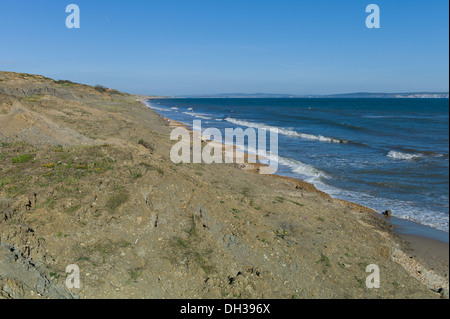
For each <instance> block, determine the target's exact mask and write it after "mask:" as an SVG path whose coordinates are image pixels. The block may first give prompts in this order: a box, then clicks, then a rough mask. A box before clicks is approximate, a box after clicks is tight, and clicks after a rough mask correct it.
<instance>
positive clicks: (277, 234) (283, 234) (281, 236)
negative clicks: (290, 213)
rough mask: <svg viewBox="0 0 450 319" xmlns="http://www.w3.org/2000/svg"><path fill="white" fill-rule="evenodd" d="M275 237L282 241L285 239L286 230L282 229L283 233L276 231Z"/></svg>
mask: <svg viewBox="0 0 450 319" xmlns="http://www.w3.org/2000/svg"><path fill="white" fill-rule="evenodd" d="M274 233H275V236H277V237H280V238H281V239H284V237H286V235H287V232H286V229H283V231H282V232H281V233H280V232H279V231H278V230H277V231H275V232H274Z"/></svg>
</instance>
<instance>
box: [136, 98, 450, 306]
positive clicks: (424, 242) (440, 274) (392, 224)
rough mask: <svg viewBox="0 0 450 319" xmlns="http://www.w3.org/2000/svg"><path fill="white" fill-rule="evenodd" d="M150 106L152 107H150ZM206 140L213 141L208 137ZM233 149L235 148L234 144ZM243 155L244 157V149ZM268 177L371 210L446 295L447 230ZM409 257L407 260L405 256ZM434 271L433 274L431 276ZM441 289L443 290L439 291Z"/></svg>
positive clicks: (408, 266) (413, 265)
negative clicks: (442, 287)
mask: <svg viewBox="0 0 450 319" xmlns="http://www.w3.org/2000/svg"><path fill="white" fill-rule="evenodd" d="M139 101H140V102H141V103H143V104H144V105H145V106H146V107H148V108H150V109H151V107H150V106H148V105H147V104H146V103H145V102H146V101H148V100H144V99H139ZM152 110H153V109H152ZM153 111H154V112H156V113H157V114H158V115H159V116H161V117H162V118H163V119H164V120H165V121H166V123H167V125H168V126H170V127H184V128H186V129H188V130H189V131H191V132H192V129H191V128H190V127H189V126H188V125H187V124H184V123H181V122H178V121H176V120H173V119H171V118H167V117H164V116H162V115H161V114H159V113H158V112H157V111H155V110H153ZM206 142H215V143H218V142H216V141H209V140H207V141H206ZM222 145H224V144H223V143H222ZM235 150H236V148H235ZM244 154H245V159H246V160H247V155H248V154H247V153H244ZM260 165H262V164H250V163H246V164H245V165H244V166H245V167H243V169H245V170H248V171H251V172H253V173H255V174H259V168H258V166H260ZM270 176H271V177H272V178H277V179H284V180H286V181H289V182H291V183H294V184H295V185H296V186H295V187H296V188H298V189H303V190H305V191H307V192H313V193H316V194H319V196H320V197H323V198H329V199H331V200H334V201H337V202H340V203H341V204H342V205H344V206H347V207H351V208H354V209H355V208H356V209H358V210H359V211H360V212H365V213H375V214H377V215H379V217H381V220H382V221H384V222H386V223H387V224H388V225H389V228H390V231H391V233H392V234H393V235H394V236H396V237H397V238H398V241H399V243H400V250H399V251H398V253H399V255H400V257H398V259H397V260H396V261H397V262H398V263H399V264H401V265H402V266H403V267H404V268H405V270H406V271H408V272H409V273H410V274H411V276H413V277H415V278H416V279H418V280H419V281H421V282H423V283H424V284H426V285H427V286H432V287H434V289H435V290H436V291H437V289H438V286H442V280H444V281H445V284H444V285H443V286H445V287H444V288H445V289H446V290H445V291H446V296H447V298H448V277H449V242H448V234H447V236H446V235H445V234H446V233H445V232H443V231H439V230H437V229H434V228H431V227H429V226H425V225H422V224H419V223H417V222H413V221H409V220H404V219H400V218H396V217H389V218H387V217H384V218H383V215H382V214H381V213H380V212H377V211H375V210H374V209H372V208H369V207H366V206H364V205H361V204H357V203H354V202H350V201H347V200H343V199H337V198H333V197H331V196H330V195H329V194H327V193H325V192H323V191H320V190H318V189H317V188H316V187H315V186H314V185H313V184H311V183H308V182H305V181H302V180H300V179H296V178H293V177H289V176H284V175H277V174H270ZM408 259H409V260H408ZM435 275H437V276H435ZM443 293H444V292H443Z"/></svg>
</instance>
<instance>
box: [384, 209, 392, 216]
mask: <svg viewBox="0 0 450 319" xmlns="http://www.w3.org/2000/svg"><path fill="white" fill-rule="evenodd" d="M383 215H384V216H385V217H388V218H389V217H391V216H392V212H391V211H390V210H389V209H388V210H387V211H385V212H383Z"/></svg>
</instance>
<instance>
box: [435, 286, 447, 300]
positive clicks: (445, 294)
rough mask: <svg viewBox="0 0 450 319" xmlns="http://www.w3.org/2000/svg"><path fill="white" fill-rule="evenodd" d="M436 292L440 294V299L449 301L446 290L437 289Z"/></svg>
mask: <svg viewBox="0 0 450 319" xmlns="http://www.w3.org/2000/svg"><path fill="white" fill-rule="evenodd" d="M438 292H439V293H440V294H441V298H442V299H449V295H448V288H439V290H438Z"/></svg>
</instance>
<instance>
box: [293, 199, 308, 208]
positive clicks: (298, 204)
mask: <svg viewBox="0 0 450 319" xmlns="http://www.w3.org/2000/svg"><path fill="white" fill-rule="evenodd" d="M289 201H290V202H291V203H292V204H295V205H297V206H300V207H301V206H305V205H303V204H300V203H297V202H295V201H293V200H289Z"/></svg>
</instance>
